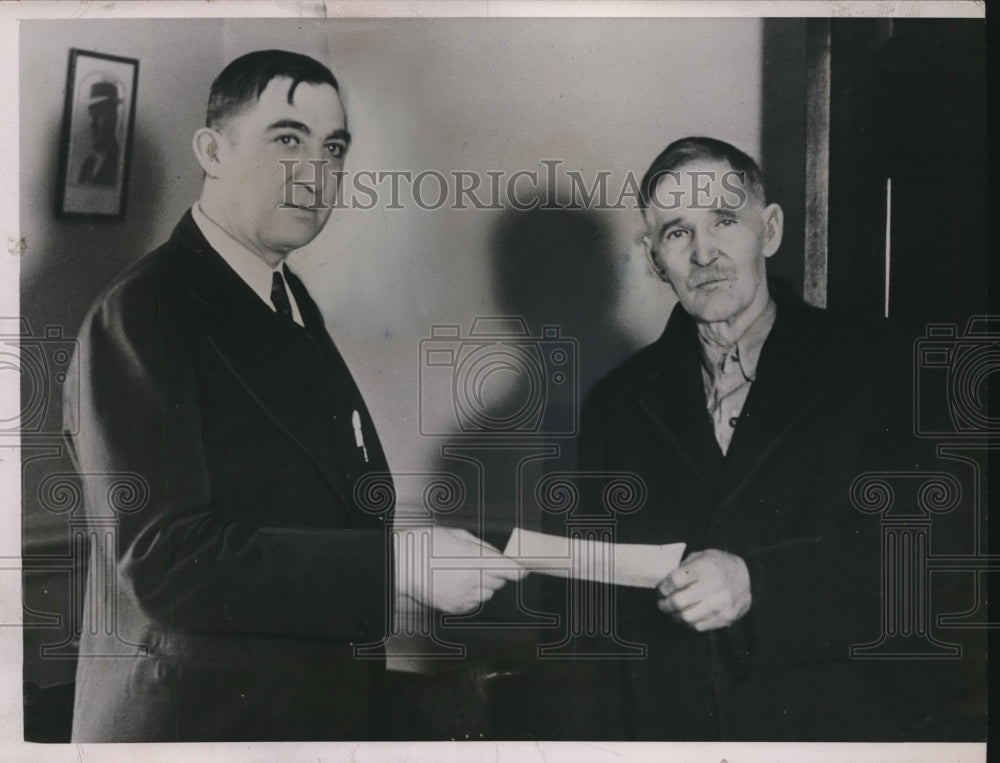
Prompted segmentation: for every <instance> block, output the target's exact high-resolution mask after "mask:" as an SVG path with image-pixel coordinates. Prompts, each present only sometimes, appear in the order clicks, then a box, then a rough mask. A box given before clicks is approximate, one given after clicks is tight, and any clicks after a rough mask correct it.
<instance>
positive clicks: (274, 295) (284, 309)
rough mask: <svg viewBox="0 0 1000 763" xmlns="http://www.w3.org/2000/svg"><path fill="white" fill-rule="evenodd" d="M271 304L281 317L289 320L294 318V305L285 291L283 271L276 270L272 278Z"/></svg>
mask: <svg viewBox="0 0 1000 763" xmlns="http://www.w3.org/2000/svg"><path fill="white" fill-rule="evenodd" d="M271 304H272V305H274V309H275V310H277V311H278V313H279V314H280V315H283V316H285V317H286V318H288V320H293V318H292V303H291V302H289V301H288V292H287V291H285V279H284V278H282V277H281V271H280V270H275V271H274V276H272V278H271Z"/></svg>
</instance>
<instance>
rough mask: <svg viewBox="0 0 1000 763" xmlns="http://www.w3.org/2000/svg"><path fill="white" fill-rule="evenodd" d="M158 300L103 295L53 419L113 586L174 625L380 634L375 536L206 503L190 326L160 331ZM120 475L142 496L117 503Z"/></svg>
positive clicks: (383, 605) (381, 563)
mask: <svg viewBox="0 0 1000 763" xmlns="http://www.w3.org/2000/svg"><path fill="white" fill-rule="evenodd" d="M151 280H153V283H154V284H155V279H151ZM127 285H128V284H127ZM132 286H134V284H132ZM164 302H167V303H169V297H168V296H166V295H164V294H162V293H161V290H160V289H159V287H158V286H155V285H154V286H150V287H148V288H126V287H122V286H121V285H119V288H116V289H113V290H112V291H111V292H110V293H109V295H108V296H107V297H106V298H105V299H104V300H103V301H102V302H101V303H100V304H99V305H98V306H97V307H96V308H95V309H94V310H93V311H92V312H91V314H90V315H89V316H88V318H87V319H86V320H85V322H84V325H83V327H82V329H81V333H80V337H79V346H78V350H77V353H76V356H75V358H74V360H73V362H72V365H71V369H70V375H71V377H70V382H69V383H68V384H67V385H66V389H67V390H68V389H76V390H78V393H76V394H74V395H67V396H66V399H65V401H64V411H65V416H66V420H67V421H78V426H79V430H78V433H76V434H75V435H73V436H71V437H69V442H70V450H71V454H72V456H73V458H74V461H75V464H76V466H77V470H78V471H79V473H80V475H81V479H82V483H83V487H84V500H85V502H86V505H87V511H88V517H89V518H90V519H91V520H93V519H95V518H100V517H102V516H103V518H105V519H107V516H108V515H109V511H108V507H109V506H110V509H111V510H113V512H114V514H113V515H114V517H115V518H116V519H117V520H118V548H117V549H116V550H115V559H114V564H115V567H116V572H117V578H118V581H119V585H122V586H127V587H129V588H131V592H132V594H134V597H135V599H136V600H137V601H138V603H139V606H140V607H141V608H142V609H143V611H144V612H145V613H146V615H147V616H148V617H150V618H152V619H153V620H154V621H157V622H159V623H161V624H162V625H164V626H165V627H171V628H176V629H179V630H188V631H203V632H232V633H255V634H265V635H267V634H271V635H285V636H297V637H307V638H322V639H332V640H336V641H342V642H352V641H370V640H377V639H379V638H381V637H382V636H383V635H384V633H385V623H386V617H387V601H388V598H389V597H388V594H389V593H390V591H389V586H390V585H391V583H390V581H391V580H392V571H391V556H389V555H388V554H387V543H386V537H385V533H384V532H382V531H379V530H360V529H350V528H347V529H329V528H301V529H292V528H283V527H278V526H274V527H267V526H259V525H257V524H252V523H245V522H240V521H232V520H231V519H226V518H225V517H232V512H229V513H228V514H226V515H225V517H224V515H223V514H222V513H221V512H220V511H219V510H218V507H217V506H215V505H213V493H212V484H211V475H210V472H209V469H208V467H207V465H206V459H205V453H204V452H203V444H202V432H201V415H200V408H199V396H198V384H197V379H196V375H195V366H194V360H193V358H194V357H195V352H196V348H194V347H191V346H190V345H191V343H192V341H193V335H192V334H191V333H190V331H188V329H189V328H190V325H191V324H192V323H193V322H192V321H191V320H187V321H185V319H184V317H183V316H178V315H175V314H174V312H176V311H174V312H171V313H170V315H171V320H172V321H174V320H176V323H174V322H171V323H169V324H168V321H167V320H166V319H163V318H161V315H162V313H163V311H164ZM161 321H162V323H161ZM168 325H169V330H167V327H168ZM235 446H237V447H238V444H236V445H235ZM123 473H124V474H128V475H134V476H135V477H136V478H137V479H138V480H139V483H140V484H141V485H142V487H141V489H140V491H139V492H140V493H142V495H139V496H136V495H133V496H131V498H132V502H131V503H130V504H128V505H121V502H118V504H117V505H116V498H115V495H116V492H115V489H114V487H115V486H114V482H115V480H116V478H117V477H120V476H121V475H122V474H123ZM331 500H332V499H331ZM256 514H257V515H258V516H260V515H261V513H260V512H256ZM273 514H274V515H275V516H280V507H275V510H274V512H273Z"/></svg>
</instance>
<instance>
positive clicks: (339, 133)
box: [326, 127, 351, 143]
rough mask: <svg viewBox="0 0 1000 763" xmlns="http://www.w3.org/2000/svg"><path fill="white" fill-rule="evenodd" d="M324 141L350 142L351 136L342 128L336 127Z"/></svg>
mask: <svg viewBox="0 0 1000 763" xmlns="http://www.w3.org/2000/svg"><path fill="white" fill-rule="evenodd" d="M326 140H342V141H344V143H350V142H351V134H350V133H349V132H348V131H347V130H345V129H344V128H343V127H338V128H337V129H336V130H334V131H333V132H332V133H330V134H329V135H327V136H326Z"/></svg>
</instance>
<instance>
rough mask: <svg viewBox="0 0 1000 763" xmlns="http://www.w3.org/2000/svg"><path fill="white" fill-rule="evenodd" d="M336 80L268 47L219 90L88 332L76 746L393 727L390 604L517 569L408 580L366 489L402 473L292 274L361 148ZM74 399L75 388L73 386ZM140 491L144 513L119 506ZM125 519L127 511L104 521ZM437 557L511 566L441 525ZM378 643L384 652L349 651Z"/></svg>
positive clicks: (299, 736) (488, 584)
mask: <svg viewBox="0 0 1000 763" xmlns="http://www.w3.org/2000/svg"><path fill="white" fill-rule="evenodd" d="M350 140H351V137H350V133H349V132H348V130H347V122H346V117H345V114H344V109H343V105H342V103H341V100H340V95H339V90H338V84H337V81H336V79H335V78H334V76H333V74H332V73H331V72H330V71H329V69H327V68H326V67H325V66H323V65H322V64H320V63H318V62H316V61H314V60H313V59H311V58H308V57H306V56H302V55H299V54H295V53H288V52H283V51H259V52H255V53H250V54H248V55H245V56H242V57H241V58H239V59H237V60H235V61H233V62H232V63H231V64H230V65H229V66H227V67H226V68H225V69H224V70H223V72H222V73H221V74H220V75H219V76H218V78H217V79H216V80H215V82H214V83H213V85H212V91H211V95H210V99H209V105H208V117H207V120H206V126H205V127H203V128H201V129H199V130H198V131H197V132H196V133H195V136H194V142H193V145H194V151H195V154H196V155H197V158H198V161H199V163H200V164H201V167H202V169H203V170H204V172H205V180H204V186H203V190H202V194H201V198H200V200H199V201H198V203H196V204H195V205H194V207H193V208H192V209H191V210H190V211H189V212H188V213H187V214H185V215H184V217H183V219H182V220H181V221H180V223H179V224H178V226H177V228H176V229H175V231H174V233H173V235H172V236H171V238H170V240H169V241H168V242H167V243H166V244H164V245H163V246H161V247H160V248H159V249H157V250H156V251H154V252H153V253H151V254H150V255H148V256H147V257H145V258H143V259H141V260H140V261H139V262H137V263H136V264H135V265H134V266H132V267H131V268H130V269H129V270H128V271H126V272H125V273H124V274H123V275H122V276H120V277H119V278H118V279H117V280H116V281H115V282H114V283H113V284H112V285H111V286H110V287H109V288H108V289H107V291H106V292H105V293H104V295H103V296H101V297H100V298H99V299H98V300H97V302H96V304H95V305H94V306H93V308H92V309H91V311H90V313H89V314H88V316H87V318H86V319H85V321H84V324H83V327H82V328H81V331H80V335H79V343H80V349H79V354H78V356H77V357H76V358H75V360H74V363H73V368H72V373H75V374H77V375H78V377H79V383H80V390H81V392H80V399H79V403H78V405H79V409H78V410H76V409H74V406H75V405H77V402H76V401H75V400H72V399H67V401H66V405H67V408H68V410H67V413H66V416H67V421H73V420H74V419H75V418H76V417H77V416H78V418H79V434H78V435H76V436H75V437H73V438H71V441H70V445H71V449H72V452H73V455H74V458H75V461H76V463H77V466H78V469H79V471H80V472H81V474H82V475H84V476H85V479H84V485H85V488H86V490H87V492H86V495H85V500H86V504H87V511H88V518H90V519H92V520H93V521H94V523H95V526H99V525H100V524H101V522H102V520H106V519H108V514H109V512H108V505H109V500H110V501H111V502H112V503H111V507H112V508H117V509H119V510H118V512H117V517H118V520H119V522H118V544H117V548H114V547H107V546H106V545H104V544H102V543H94V544H93V547H92V549H91V563H90V568H91V575H90V580H89V584H90V585H91V586H92V587H96V586H101V585H105V584H106V585H107V588H106V589H105V590H104V591H103V592H101V591H96V590H93V591H91V592H90V598H91V599H92V598H93V597H97V600H98V601H100V602H102V603H103V605H104V606H103V607H102V608H101V610H94V611H90V610H88V612H87V614H86V616H85V621H84V628H83V637H82V644H81V658H80V661H79V665H78V669H77V686H76V704H75V712H74V723H73V739H74V741H79V742H110V741H218V740H317V739H365V738H379V737H382V736H384V735H385V733H386V732H385V729H384V728H383V727H380V725H379V724H380V720H382V719H383V718H384V716H385V715H386V713H385V708H384V705H383V704H382V703H381V702H380V694H379V693H380V684H381V683H382V679H383V674H384V670H385V664H384V659H383V658H380V656H379V653H378V649H377V645H378V644H379V643H381V641H382V640H383V638H384V636H385V635H386V633H387V622H388V620H389V617H390V614H391V613H390V609H391V607H392V606H393V603H394V600H395V596H396V595H397V594H404V593H405V594H409V595H412V596H414V597H416V598H418V599H419V600H420V601H421V602H422V603H423V604H427V605H430V606H435V607H438V608H441V609H444V610H447V611H451V612H458V611H465V610H468V609H473V608H475V607H476V606H478V604H479V603H480V602H481V601H482V600H484V599H486V598H489V596H490V595H491V594H492V591H493V590H495V589H496V588H498V587H500V586H501V585H502V584H503V583H504V580H505V579H506V578H505V576H506V577H516V575H515V574H514V573H511V575H509V576H508V575H507V573H506V572H505V571H495V572H484V573H482V574H483V581H482V585H481V584H480V573H479V572H477V571H470V572H469V573H467V574H463V573H456V574H455V575H453V576H451V577H450V578H448V580H447V581H445V582H444V583H443V584H442V585H439V586H437V587H436V588H435V589H434V591H433V595H432V594H431V593H430V592H429V591H427V590H423V589H415V588H412V587H408V588H406V589H405V590H404V589H403V588H402V587H401V586H400V585H399V584H398V583H399V581H396V580H395V577H396V574H395V573H394V569H396V570H400V569H402V568H403V567H404V566H406V565H394V563H393V562H394V560H393V558H392V554H391V553H390V551H389V544H388V542H387V532H388V529H389V523H391V521H392V516H391V506H389V505H386V506H383V507H381V508H383V509H385V511H383V512H382V513H381V514H378V513H373V512H372V511H367V510H366V508H368V507H364V506H361V505H359V503H358V499H357V497H356V490H355V488H356V486H357V484H358V481H359V479H361V478H362V477H364V476H365V475H369V474H373V473H376V472H382V473H386V472H387V471H388V465H387V463H386V460H385V456H384V455H383V452H382V447H381V445H380V443H379V438H378V435H377V433H376V431H375V427H374V424H373V422H372V419H371V416H370V415H369V413H368V409H367V407H366V405H365V401H364V399H363V397H362V395H361V393H360V391H359V390H358V388H357V386H356V385H355V383H354V380H353V378H352V377H351V374H350V371H349V370H348V368H347V366H346V365H345V363H344V361H343V359H342V358H341V356H340V354H339V353H338V352H337V349H336V347H335V346H334V344H333V341H332V340H331V338H330V336H329V335H328V334H327V332H326V329H325V326H324V322H323V318H322V315H321V314H320V311H319V309H318V307H317V305H316V304H315V302H313V300H312V298H311V297H310V296H309V293H308V292H307V291H306V289H305V288H304V286H303V284H302V282H301V281H300V280H299V279H298V278H297V277H296V276H295V275H294V274H293V273H291V272H290V271H289V270H288V269H287V268H286V267H285V265H284V264H283V263H284V260H285V258H286V256H287V255H288V254H289V253H290V252H291V251H293V250H295V249H297V248H299V247H302V246H304V245H305V244H307V243H309V242H310V241H312V240H313V239H314V238H315V237H316V236H317V235H318V234H319V233H320V231H321V230H322V229H323V226H324V225H325V224H326V222H327V220H328V219H329V216H330V206H331V203H332V197H333V190H334V189H333V188H332V183H331V182H326V181H328V180H329V179H330V177H331V176H332V174H333V173H334V172H336V171H338V170H339V169H340V168H341V167H342V165H343V161H344V156H345V154H346V152H347V149H348V146H349V145H350ZM67 386H69V385H67ZM122 474H126V475H131V476H132V477H138V478H139V479H140V480H141V482H142V483H143V484H144V486H145V489H146V491H147V492H146V494H144V495H142V496H133V497H134V498H136V499H137V501H136V504H134V505H130V506H127V507H126V506H118V507H116V506H115V504H114V499H113V498H111V496H112V491H113V488H114V483H115V479H116V477H119V476H121V475H122ZM112 516H115V515H112ZM433 539H434V544H435V552H438V551H443V552H445V553H447V549H446V548H443V547H449V548H451V549H455V548H458V549H459V550H462V549H465V550H466V551H467V552H468V553H469V554H470V555H477V554H479V553H485V554H487V555H488V554H492V553H496V552H495V550H494V549H491V548H483V547H482V546H481V545H480V544H479V543H478V541H476V539H475V538H473V537H472V536H471V535H469V534H468V533H463V532H461V531H456V530H445V529H438V530H435V534H434V536H433ZM363 644H375V645H376V648H375V650H374V655H372V651H371V650H369V651H368V655H369V657H371V656H374V659H357V657H356V651H355V648H356V647H357V646H360V645H363Z"/></svg>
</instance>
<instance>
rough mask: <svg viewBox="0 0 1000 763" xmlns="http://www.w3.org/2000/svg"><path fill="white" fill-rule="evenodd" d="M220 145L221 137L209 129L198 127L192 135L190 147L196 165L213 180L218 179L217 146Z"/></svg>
mask: <svg viewBox="0 0 1000 763" xmlns="http://www.w3.org/2000/svg"><path fill="white" fill-rule="evenodd" d="M221 143H222V136H221V135H220V134H219V133H218V132H216V131H215V130H213V129H212V128H211V127H199V128H198V129H197V130H196V131H195V133H194V139H193V140H192V141H191V147H192V148H193V149H194V155H195V157H196V158H197V159H198V164H200V165H201V168H202V169H203V170H204V171H205V174H206V175H208V176H209V177H210V178H212V179H213V180H216V179H218V177H219V175H218V171H219V146H220V145H221Z"/></svg>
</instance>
